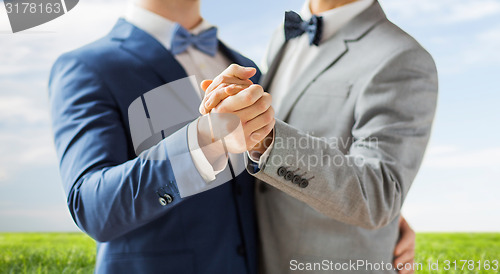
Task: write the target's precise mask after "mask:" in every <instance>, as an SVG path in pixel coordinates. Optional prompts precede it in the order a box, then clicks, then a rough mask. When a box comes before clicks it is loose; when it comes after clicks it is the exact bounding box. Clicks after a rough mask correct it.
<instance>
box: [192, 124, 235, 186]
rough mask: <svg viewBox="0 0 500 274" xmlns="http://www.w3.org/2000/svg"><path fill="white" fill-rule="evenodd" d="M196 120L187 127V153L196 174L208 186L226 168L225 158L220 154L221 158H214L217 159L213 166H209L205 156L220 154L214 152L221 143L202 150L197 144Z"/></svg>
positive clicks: (220, 146)
mask: <svg viewBox="0 0 500 274" xmlns="http://www.w3.org/2000/svg"><path fill="white" fill-rule="evenodd" d="M198 120H199V119H196V120H194V121H193V122H192V123H191V124H189V126H188V145H189V153H190V154H191V158H192V159H193V163H194V166H195V167H196V169H197V170H198V173H199V174H200V175H201V177H202V178H203V180H204V181H205V182H206V183H207V184H208V183H210V182H213V181H214V180H215V176H217V174H219V173H221V172H222V171H223V170H224V169H225V168H226V165H227V158H226V157H225V155H224V154H221V155H222V156H221V157H217V156H215V157H217V158H216V159H215V160H214V163H213V165H212V164H210V162H209V161H208V159H207V156H206V155H205V154H206V153H207V154H208V153H210V154H212V155H216V154H220V153H216V152H217V151H219V150H220V149H221V148H222V142H220V141H219V142H215V143H212V144H209V145H207V146H205V147H203V148H200V146H199V144H198ZM212 158H214V157H212Z"/></svg>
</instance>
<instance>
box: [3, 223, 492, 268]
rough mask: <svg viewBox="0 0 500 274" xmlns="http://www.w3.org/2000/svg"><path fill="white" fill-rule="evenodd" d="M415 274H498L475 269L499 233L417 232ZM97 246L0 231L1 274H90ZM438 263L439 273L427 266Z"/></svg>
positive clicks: (80, 236) (78, 239)
mask: <svg viewBox="0 0 500 274" xmlns="http://www.w3.org/2000/svg"><path fill="white" fill-rule="evenodd" d="M416 241H417V242H416V245H417V247H416V256H415V262H416V263H420V264H421V265H422V268H423V269H422V270H420V271H416V273H499V271H498V270H491V269H490V270H488V271H487V270H484V269H481V270H478V269H477V266H478V262H481V263H482V264H483V265H484V262H485V261H486V260H488V261H489V263H491V262H492V261H494V260H500V232H467V233H465V232H459V233H450V232H437V233H433V232H417V240H416ZM95 252H96V244H95V241H94V240H93V239H91V238H90V237H89V236H87V235H86V234H84V233H83V232H62V233H61V232H41V233H40V232H0V273H93V271H94V264H95ZM446 260H448V261H450V262H451V263H452V262H453V261H454V260H456V261H458V265H457V266H456V267H455V268H457V267H458V268H460V267H461V264H460V260H468V261H473V262H474V263H475V268H474V269H473V270H468V269H467V265H466V266H465V270H462V269H457V270H453V264H452V265H451V269H450V270H448V271H446V270H444V267H445V265H444V262H445V261H446ZM436 261H439V270H438V271H434V270H429V265H430V264H431V263H433V262H436Z"/></svg>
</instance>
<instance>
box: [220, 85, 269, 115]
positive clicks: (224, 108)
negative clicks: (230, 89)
mask: <svg viewBox="0 0 500 274" xmlns="http://www.w3.org/2000/svg"><path fill="white" fill-rule="evenodd" d="M263 95H264V90H263V89H262V87H261V86H259V85H251V86H250V87H248V88H246V89H244V90H242V91H241V92H239V93H238V94H236V95H233V96H230V97H228V98H227V99H226V100H224V101H222V102H221V103H220V104H219V105H217V106H216V107H215V111H216V112H221V113H227V112H235V111H238V110H241V109H244V108H246V107H248V106H251V105H253V104H254V103H255V102H256V101H257V100H259V98H260V97H262V96H263Z"/></svg>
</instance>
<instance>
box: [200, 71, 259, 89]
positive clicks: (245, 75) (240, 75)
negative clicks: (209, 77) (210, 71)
mask: <svg viewBox="0 0 500 274" xmlns="http://www.w3.org/2000/svg"><path fill="white" fill-rule="evenodd" d="M255 73H257V70H256V69H255V68H252V67H242V66H240V65H237V64H231V65H230V66H229V67H227V68H226V69H225V70H224V71H223V72H221V74H219V76H217V77H216V78H215V79H214V83H212V84H210V86H209V87H208V91H209V92H210V91H212V90H213V89H215V87H216V86H218V85H219V84H220V83H222V82H223V80H224V79H221V78H222V77H223V76H226V77H228V78H236V79H240V80H248V79H250V78H251V77H252V76H254V75H255ZM226 80H227V79H226ZM232 84H238V83H232ZM251 84H252V83H250V85H251Z"/></svg>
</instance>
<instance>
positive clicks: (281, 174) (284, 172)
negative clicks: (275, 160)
mask: <svg viewBox="0 0 500 274" xmlns="http://www.w3.org/2000/svg"><path fill="white" fill-rule="evenodd" d="M285 174H286V168H285V167H283V166H282V167H280V168H278V176H280V177H281V176H285Z"/></svg>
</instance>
